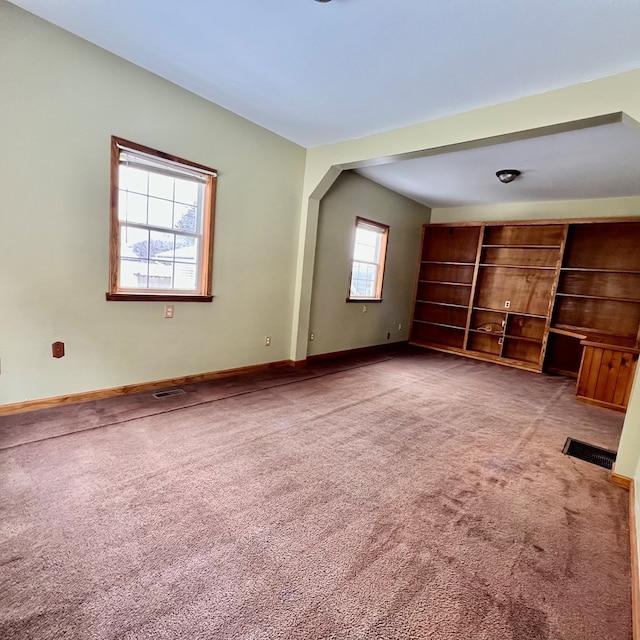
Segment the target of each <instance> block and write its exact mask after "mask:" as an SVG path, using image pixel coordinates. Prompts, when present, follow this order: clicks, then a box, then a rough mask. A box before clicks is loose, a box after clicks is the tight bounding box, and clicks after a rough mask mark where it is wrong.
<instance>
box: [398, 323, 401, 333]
mask: <svg viewBox="0 0 640 640" xmlns="http://www.w3.org/2000/svg"><path fill="white" fill-rule="evenodd" d="M398 331H402V323H400V322H398Z"/></svg>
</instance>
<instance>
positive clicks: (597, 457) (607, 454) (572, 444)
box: [562, 438, 616, 469]
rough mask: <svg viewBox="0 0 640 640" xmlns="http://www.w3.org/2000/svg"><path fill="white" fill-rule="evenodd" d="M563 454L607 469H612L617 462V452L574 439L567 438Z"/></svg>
mask: <svg viewBox="0 0 640 640" xmlns="http://www.w3.org/2000/svg"><path fill="white" fill-rule="evenodd" d="M562 453H564V454H565V455H567V456H573V457H574V458H580V460H586V461H587V462H590V463H591V464H597V465H598V466H599V467H604V468H605V469H611V468H612V467H613V463H614V462H615V461H616V452H615V451H609V449H602V448H600V447H594V446H593V445H592V444H587V443H586V442H580V440H574V439H573V438H567V441H566V442H565V443H564V449H563V450H562Z"/></svg>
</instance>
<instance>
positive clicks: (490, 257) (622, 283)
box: [410, 218, 640, 404]
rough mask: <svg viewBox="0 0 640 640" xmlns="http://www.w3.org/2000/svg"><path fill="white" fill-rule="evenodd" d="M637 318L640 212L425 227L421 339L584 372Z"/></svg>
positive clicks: (634, 341)
mask: <svg viewBox="0 0 640 640" xmlns="http://www.w3.org/2000/svg"><path fill="white" fill-rule="evenodd" d="M639 327H640V218H627V219H623V220H615V221H612V220H598V221H595V220H579V221H571V222H556V221H553V222H522V223H493V222H491V223H470V224H469V223H461V224H435V225H425V227H424V232H423V243H422V252H421V261H420V267H419V273H418V282H417V285H416V297H415V305H414V312H413V319H412V328H411V339H410V341H411V342H412V343H413V344H417V345H422V346H426V347H430V348H434V349H441V350H444V351H453V352H455V353H460V354H463V355H466V356H469V357H474V358H480V359H484V360H491V361H495V362H499V363H502V364H507V365H511V366H515V367H520V368H524V369H530V370H533V371H542V370H543V369H544V370H549V371H555V372H560V373H564V374H569V375H574V376H576V377H577V376H578V372H579V367H580V363H581V362H582V363H583V366H584V359H583V358H582V351H583V348H586V346H588V345H583V344H581V341H584V340H589V339H595V340H600V339H602V338H603V337H604V338H605V339H607V340H608V342H609V343H612V344H614V345H615V344H618V345H620V344H624V345H627V346H629V345H630V347H633V346H634V345H635V346H636V347H637V345H638V329H639ZM620 341H623V342H622V343H621V342H620ZM630 347H629V348H630ZM624 353H626V352H624ZM585 357H586V356H585ZM617 357H618V356H616V358H617ZM620 357H621V358H623V357H626V356H620ZM616 361H617V360H616ZM625 362H626V361H625ZM609 386H611V383H610V384H609ZM581 389H582V388H581ZM610 404H611V403H610ZM613 404H615V403H613Z"/></svg>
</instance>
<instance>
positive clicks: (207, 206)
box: [106, 136, 217, 302]
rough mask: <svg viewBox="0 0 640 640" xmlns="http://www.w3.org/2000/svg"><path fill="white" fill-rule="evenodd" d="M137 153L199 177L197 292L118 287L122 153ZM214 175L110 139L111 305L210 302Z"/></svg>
mask: <svg viewBox="0 0 640 640" xmlns="http://www.w3.org/2000/svg"><path fill="white" fill-rule="evenodd" d="M123 151H124V152H133V153H136V152H138V153H140V154H141V155H144V156H150V157H151V158H158V159H159V160H163V161H165V162H169V163H172V164H175V165H176V169H179V167H180V166H182V167H184V168H187V169H189V170H191V171H194V172H196V173H200V175H201V177H202V179H203V180H204V203H203V207H202V235H201V242H202V250H201V252H200V261H199V264H198V268H199V271H198V273H199V274H200V278H199V280H200V282H199V289H198V290H197V291H194V292H179V291H178V292H173V291H171V290H166V289H164V290H163V289H158V290H154V289H140V290H136V289H125V288H121V287H120V286H119V276H120V228H121V221H120V218H119V215H118V203H119V167H120V154H121V152H123ZM216 186H217V171H216V170H215V169H212V168H211V167H207V166H205V165H201V164H197V163H195V162H191V161H190V160H185V159H184V158H180V157H178V156H174V155H172V154H169V153H165V152H163V151H158V150H156V149H152V148H150V147H146V146H144V145H141V144H138V143H136V142H131V141H130V140H125V139H123V138H119V137H117V136H111V210H110V229H109V290H108V292H107V294H106V299H107V300H110V301H158V302H211V301H212V300H213V295H212V293H211V281H212V273H213V236H214V227H215V224H214V223H215V206H216Z"/></svg>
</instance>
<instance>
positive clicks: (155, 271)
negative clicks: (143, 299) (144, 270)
mask: <svg viewBox="0 0 640 640" xmlns="http://www.w3.org/2000/svg"><path fill="white" fill-rule="evenodd" d="M173 288H174V287H173V262H170V261H165V260H154V261H153V262H150V263H149V289H173Z"/></svg>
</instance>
